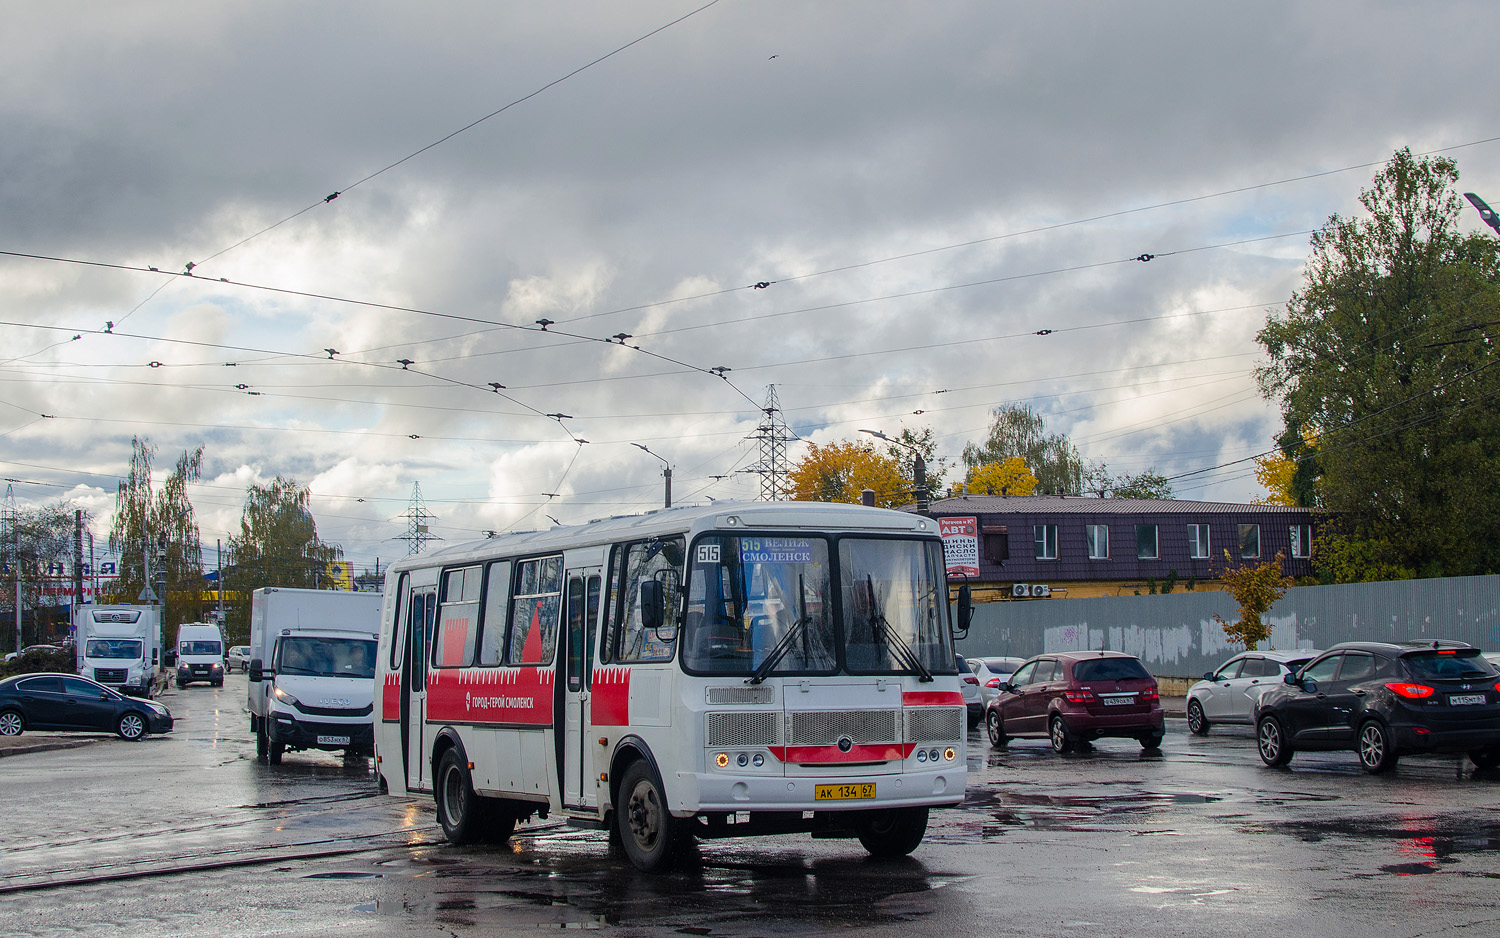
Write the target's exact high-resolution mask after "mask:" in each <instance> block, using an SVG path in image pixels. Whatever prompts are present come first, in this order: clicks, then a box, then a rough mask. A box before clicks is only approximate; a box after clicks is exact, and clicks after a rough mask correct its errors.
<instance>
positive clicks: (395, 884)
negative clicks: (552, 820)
mask: <svg viewBox="0 0 1500 938" xmlns="http://www.w3.org/2000/svg"><path fill="white" fill-rule="evenodd" d="M848 844H849V848H850V849H849V852H848V854H847V855H842V856H836V857H830V856H827V855H817V856H815V855H812V852H811V851H809V850H808V849H807V842H806V841H802V842H799V843H796V844H795V845H789V846H791V847H792V849H788V850H778V849H776V848H775V846H774V845H771V844H770V842H769V841H768V840H760V839H754V840H751V841H739V840H729V841H710V842H706V843H702V844H700V845H699V846H698V848H697V849H696V850H692V851H690V852H689V854H688V857H687V859H686V861H685V862H684V863H683V864H682V866H681V868H679V869H678V870H676V871H674V872H671V873H667V874H665V875H657V876H648V875H646V874H644V873H640V872H637V871H636V870H635V869H634V868H632V867H631V866H630V865H629V863H628V861H626V860H625V859H624V857H623V855H620V854H619V853H617V852H614V851H611V849H610V848H609V846H608V845H607V842H606V839H605V838H604V837H603V836H602V835H600V834H597V833H592V832H581V831H573V830H567V829H558V830H548V831H542V832H539V833H537V834H535V835H531V836H525V835H523V836H518V837H515V838H513V839H512V840H511V842H510V843H508V844H506V845H504V846H494V847H469V848H454V847H447V846H444V847H439V848H436V849H433V850H428V851H422V852H420V853H416V854H413V855H411V856H408V857H402V858H391V859H388V860H386V861H384V862H383V863H382V864H381V866H382V867H383V868H384V869H385V870H386V871H387V873H388V880H387V882H389V883H390V887H389V888H390V889H394V890H396V891H398V892H399V893H401V895H400V896H399V897H397V896H394V895H385V894H384V893H385V890H384V889H383V890H382V893H383V895H382V896H381V898H380V899H378V900H377V901H376V903H375V908H374V909H367V908H361V909H360V910H361V911H374V912H375V913H376V914H387V913H389V914H397V913H400V914H403V915H412V914H415V915H416V916H417V917H418V918H423V917H427V916H430V917H431V920H433V921H436V922H440V923H444V924H447V925H449V926H465V927H479V926H483V927H486V928H504V927H524V928H588V929H595V928H601V927H611V926H621V925H625V926H641V925H651V926H653V927H661V928H665V929H668V930H671V931H675V932H677V933H679V934H684V935H733V934H744V933H747V931H748V932H757V930H758V929H759V930H761V931H762V932H763V929H764V926H766V925H767V924H768V923H773V922H774V923H776V924H777V928H778V931H784V930H786V926H787V924H788V923H793V927H792V929H791V930H792V931H793V932H797V931H807V932H816V933H823V932H827V931H835V930H843V929H847V928H856V927H865V926H877V925H888V924H892V923H899V922H904V921H915V920H919V919H925V918H929V917H934V916H939V915H941V916H945V917H946V916H949V915H959V916H964V915H967V914H968V913H966V912H964V911H963V910H961V909H959V908H958V907H957V906H958V905H959V904H962V903H963V902H964V900H963V898H962V896H961V894H960V891H959V890H949V889H946V888H945V887H946V886H948V885H949V884H951V883H953V882H956V881H958V880H959V879H961V878H962V877H959V876H957V875H955V874H952V873H948V872H941V873H940V872H937V871H935V870H933V869H930V868H928V867H927V866H926V865H925V864H923V863H922V862H921V861H919V860H916V859H912V858H909V857H908V858H903V859H901V860H875V859H872V858H870V857H868V856H866V855H865V854H864V851H863V849H862V848H860V847H859V845H858V843H857V842H854V841H849V842H848ZM768 847H769V849H768ZM403 871H404V872H403ZM726 923H733V925H732V926H731V925H726ZM797 926H802V927H801V928H799V927H797ZM726 929H728V930H726Z"/></svg>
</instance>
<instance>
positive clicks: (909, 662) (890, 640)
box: [865, 574, 932, 684]
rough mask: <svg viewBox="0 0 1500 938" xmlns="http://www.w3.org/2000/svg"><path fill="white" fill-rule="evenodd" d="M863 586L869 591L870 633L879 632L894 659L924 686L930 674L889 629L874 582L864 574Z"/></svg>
mask: <svg viewBox="0 0 1500 938" xmlns="http://www.w3.org/2000/svg"><path fill="white" fill-rule="evenodd" d="M865 585H866V586H868V587H869V589H870V626H871V630H872V631H877V630H878V631H879V633H880V638H881V640H882V641H884V642H885V643H886V645H887V646H888V647H889V648H890V649H891V650H892V651H894V652H895V653H896V658H897V659H898V660H899V661H900V662H901V663H902V664H904V665H906V666H907V667H908V668H910V669H911V670H913V671H915V672H917V680H919V681H921V682H922V683H924V684H926V683H928V682H929V681H931V680H932V672H931V671H929V670H927V666H926V665H924V664H923V663H922V659H921V658H918V657H917V653H916V652H914V651H912V650H911V646H910V645H908V644H906V642H905V640H904V639H902V638H901V636H900V635H898V634H896V630H895V629H893V628H891V623H890V622H889V621H888V620H887V619H886V617H885V612H883V611H882V610H881V608H880V599H879V598H878V597H877V596H876V595H875V580H874V578H873V577H871V576H870V575H869V574H865Z"/></svg>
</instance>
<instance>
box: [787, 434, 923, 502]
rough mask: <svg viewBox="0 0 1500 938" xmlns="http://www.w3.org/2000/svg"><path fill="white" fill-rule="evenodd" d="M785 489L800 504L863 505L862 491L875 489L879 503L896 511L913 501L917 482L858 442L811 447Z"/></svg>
mask: <svg viewBox="0 0 1500 938" xmlns="http://www.w3.org/2000/svg"><path fill="white" fill-rule="evenodd" d="M786 479H787V481H786V487H785V488H784V489H783V490H782V491H783V492H784V493H785V494H787V495H790V496H791V497H792V498H794V499H796V500H798V501H805V502H847V503H849V504H853V505H857V504H859V499H860V492H861V491H862V490H864V489H866V488H870V489H874V491H875V504H876V505H879V506H880V507H882V508H896V507H899V506H901V505H905V504H908V503H909V502H911V501H912V490H913V485H914V483H913V482H912V480H911V479H909V478H907V477H906V476H904V475H902V474H901V468H900V466H899V465H898V464H897V462H896V460H895V459H893V458H891V457H890V456H882V455H880V454H879V453H876V452H874V451H873V450H871V449H869V448H868V447H865V446H861V445H859V444H858V443H851V442H849V441H847V440H846V441H843V442H839V443H829V444H828V445H827V446H819V445H818V444H816V443H811V444H809V445H808V449H807V455H806V456H804V457H802V461H801V462H799V463H797V465H795V466H793V467H792V470H791V471H790V472H788V473H787V475H786Z"/></svg>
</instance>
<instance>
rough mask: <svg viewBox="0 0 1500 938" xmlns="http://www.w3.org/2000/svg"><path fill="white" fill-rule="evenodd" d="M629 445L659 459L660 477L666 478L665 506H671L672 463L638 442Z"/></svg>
mask: <svg viewBox="0 0 1500 938" xmlns="http://www.w3.org/2000/svg"><path fill="white" fill-rule="evenodd" d="M630 445H631V446H634V447H635V448H636V449H638V450H640V451H641V452H643V453H650V454H651V455H652V456H656V458H657V459H661V464H662V470H661V477H662V478H663V479H666V480H667V499H666V505H665V507H667V508H671V507H672V464H671V463H669V462H667V461H666V460H665V459H662V457H661V456H659V455H657V454H656V453H652V452H651V451H650V450H649V449H647V448H646V447H644V446H642V445H641V444H639V443H631V444H630Z"/></svg>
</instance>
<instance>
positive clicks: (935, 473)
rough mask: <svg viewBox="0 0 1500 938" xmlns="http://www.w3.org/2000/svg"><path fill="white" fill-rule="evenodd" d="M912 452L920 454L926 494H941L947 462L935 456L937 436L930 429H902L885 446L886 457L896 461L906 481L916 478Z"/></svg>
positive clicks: (914, 460) (946, 472)
mask: <svg viewBox="0 0 1500 938" xmlns="http://www.w3.org/2000/svg"><path fill="white" fill-rule="evenodd" d="M913 451H915V452H918V453H921V454H922V462H923V466H924V468H925V469H926V472H927V491H928V493H929V494H935V493H937V492H941V491H942V490H943V479H944V478H945V477H946V476H947V475H948V460H947V459H946V458H944V457H942V456H939V455H937V436H936V434H934V433H933V432H932V428H931V427H923V428H922V430H921V431H917V430H913V429H911V428H910V427H902V428H901V432H900V433H898V434H896V438H895V440H894V441H892V442H890V443H887V444H886V447H885V453H886V455H887V456H889V457H891V458H892V459H894V460H896V467H897V469H899V470H900V472H901V475H902V476H904V477H905V478H908V479H915V478H916V471H917V470H916V459H915V457H914V455H913Z"/></svg>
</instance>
